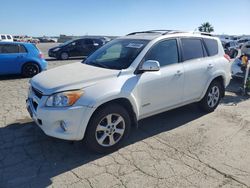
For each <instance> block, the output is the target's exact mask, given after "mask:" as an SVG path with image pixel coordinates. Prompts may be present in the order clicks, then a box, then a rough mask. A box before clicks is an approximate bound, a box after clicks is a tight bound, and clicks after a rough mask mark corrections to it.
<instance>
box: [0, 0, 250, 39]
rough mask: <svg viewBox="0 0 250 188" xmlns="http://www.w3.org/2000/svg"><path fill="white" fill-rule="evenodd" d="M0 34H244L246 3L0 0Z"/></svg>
mask: <svg viewBox="0 0 250 188" xmlns="http://www.w3.org/2000/svg"><path fill="white" fill-rule="evenodd" d="M0 2H1V3H0V33H3V34H12V35H30V36H43V35H47V36H58V35H60V34H66V35H79V36H81V35H113V36H121V35H125V34H127V33H130V32H134V31H143V30H152V29H175V30H184V31H194V30H195V29H196V28H197V27H198V26H200V25H201V24H202V23H203V22H207V21H208V22H210V23H211V24H212V25H213V27H214V30H215V33H216V34H234V35H239V34H250V19H249V18H250V16H249V13H250V11H249V10H250V0H238V1H236V0H0Z"/></svg>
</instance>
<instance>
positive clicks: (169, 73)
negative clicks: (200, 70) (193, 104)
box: [139, 39, 184, 116]
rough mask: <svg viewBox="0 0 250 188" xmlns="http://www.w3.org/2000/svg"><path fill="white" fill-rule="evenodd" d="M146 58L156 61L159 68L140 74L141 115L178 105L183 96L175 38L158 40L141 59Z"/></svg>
mask: <svg viewBox="0 0 250 188" xmlns="http://www.w3.org/2000/svg"><path fill="white" fill-rule="evenodd" d="M147 60H155V61H158V62H159V64H160V70H159V71H157V72H144V73H143V74H142V75H141V78H140V80H139V82H140V89H141V92H140V95H141V101H140V109H141V111H140V114H141V116H147V115H150V114H153V113H157V112H158V111H161V110H163V109H165V108H170V107H173V106H175V105H179V104H181V103H182V97H183V83H184V72H183V65H182V63H179V53H178V45H177V40H176V39H169V40H164V41H160V42H158V43H157V44H155V45H154V46H153V47H152V48H151V49H150V50H149V51H148V53H147V54H146V56H145V58H144V60H143V61H144V62H145V61H147Z"/></svg>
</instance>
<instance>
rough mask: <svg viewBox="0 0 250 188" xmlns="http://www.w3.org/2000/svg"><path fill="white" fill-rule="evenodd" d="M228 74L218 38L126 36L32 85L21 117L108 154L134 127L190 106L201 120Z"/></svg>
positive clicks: (154, 33) (150, 33)
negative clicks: (201, 113) (27, 116)
mask: <svg viewBox="0 0 250 188" xmlns="http://www.w3.org/2000/svg"><path fill="white" fill-rule="evenodd" d="M77 43H78V41H70V42H69V43H67V44H66V45H65V46H67V47H65V46H63V47H62V46H60V47H57V48H59V49H58V50H55V49H56V48H55V49H54V50H53V51H60V50H61V52H63V50H62V49H66V48H71V47H72V48H73V47H75V46H77V45H78V44H77ZM81 44H84V45H85V44H86V41H84V42H83V43H82V40H80V41H79V45H81ZM88 44H91V45H92V47H99V46H100V44H99V43H97V42H96V41H95V42H91V43H90V42H89V43H88ZM97 44H98V45H97ZM88 53H89V52H88ZM230 66H231V64H230V63H229V58H228V56H227V55H225V53H224V49H223V46H222V44H221V42H220V40H219V39H218V38H215V37H211V36H205V35H202V34H193V33H187V32H178V31H170V30H166V31H162V30H161V31H145V32H134V33H131V34H128V35H127V36H124V37H121V38H118V39H114V40H112V41H111V42H108V43H107V44H105V45H104V46H102V47H101V48H99V49H98V50H96V51H95V52H94V53H92V54H91V55H90V56H89V57H88V58H87V59H86V60H85V61H82V62H78V63H74V64H69V65H65V66H60V67H57V68H54V69H51V70H48V71H45V72H43V73H40V74H38V75H36V76H35V77H33V78H32V79H31V81H30V89H29V94H28V99H27V101H26V103H27V110H28V112H29V113H30V116H31V117H32V119H33V120H34V122H35V123H36V124H37V125H38V126H39V127H40V128H41V129H42V130H43V131H44V132H45V134H47V135H49V136H52V137H56V138H61V139H65V140H81V139H83V138H84V139H85V141H86V146H88V147H89V148H90V149H92V150H94V151H96V152H100V153H103V152H111V151H114V150H116V149H118V148H119V147H120V146H121V144H122V143H123V142H124V141H125V140H126V139H127V137H128V135H129V132H130V128H131V126H132V125H136V124H137V121H138V120H140V119H143V118H146V117H149V116H152V115H154V114H157V113H161V112H163V111H166V110H170V109H174V108H177V107H180V106H183V105H186V104H189V103H197V102H198V103H199V106H200V107H201V109H202V110H204V111H206V112H212V111H213V110H215V109H216V107H217V106H218V104H219V102H220V99H221V98H222V97H223V96H224V93H225V87H226V86H227V85H228V84H229V81H230V79H231V74H230V72H231V71H230ZM58 75H61V76H58Z"/></svg>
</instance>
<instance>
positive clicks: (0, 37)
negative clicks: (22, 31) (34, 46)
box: [0, 34, 13, 42]
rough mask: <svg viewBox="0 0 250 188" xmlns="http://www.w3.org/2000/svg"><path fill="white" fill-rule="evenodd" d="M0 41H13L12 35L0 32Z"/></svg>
mask: <svg viewBox="0 0 250 188" xmlns="http://www.w3.org/2000/svg"><path fill="white" fill-rule="evenodd" d="M1 41H5V42H13V37H12V35H6V34H0V42H1Z"/></svg>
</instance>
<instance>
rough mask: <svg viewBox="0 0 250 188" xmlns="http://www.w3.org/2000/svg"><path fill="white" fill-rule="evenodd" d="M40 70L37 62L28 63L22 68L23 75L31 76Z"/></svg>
mask: <svg viewBox="0 0 250 188" xmlns="http://www.w3.org/2000/svg"><path fill="white" fill-rule="evenodd" d="M39 72H40V69H39V66H38V65H37V64H35V63H27V64H25V65H24V66H23V68H22V76H23V77H28V78H31V77H33V76H35V75H36V74H38V73H39Z"/></svg>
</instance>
